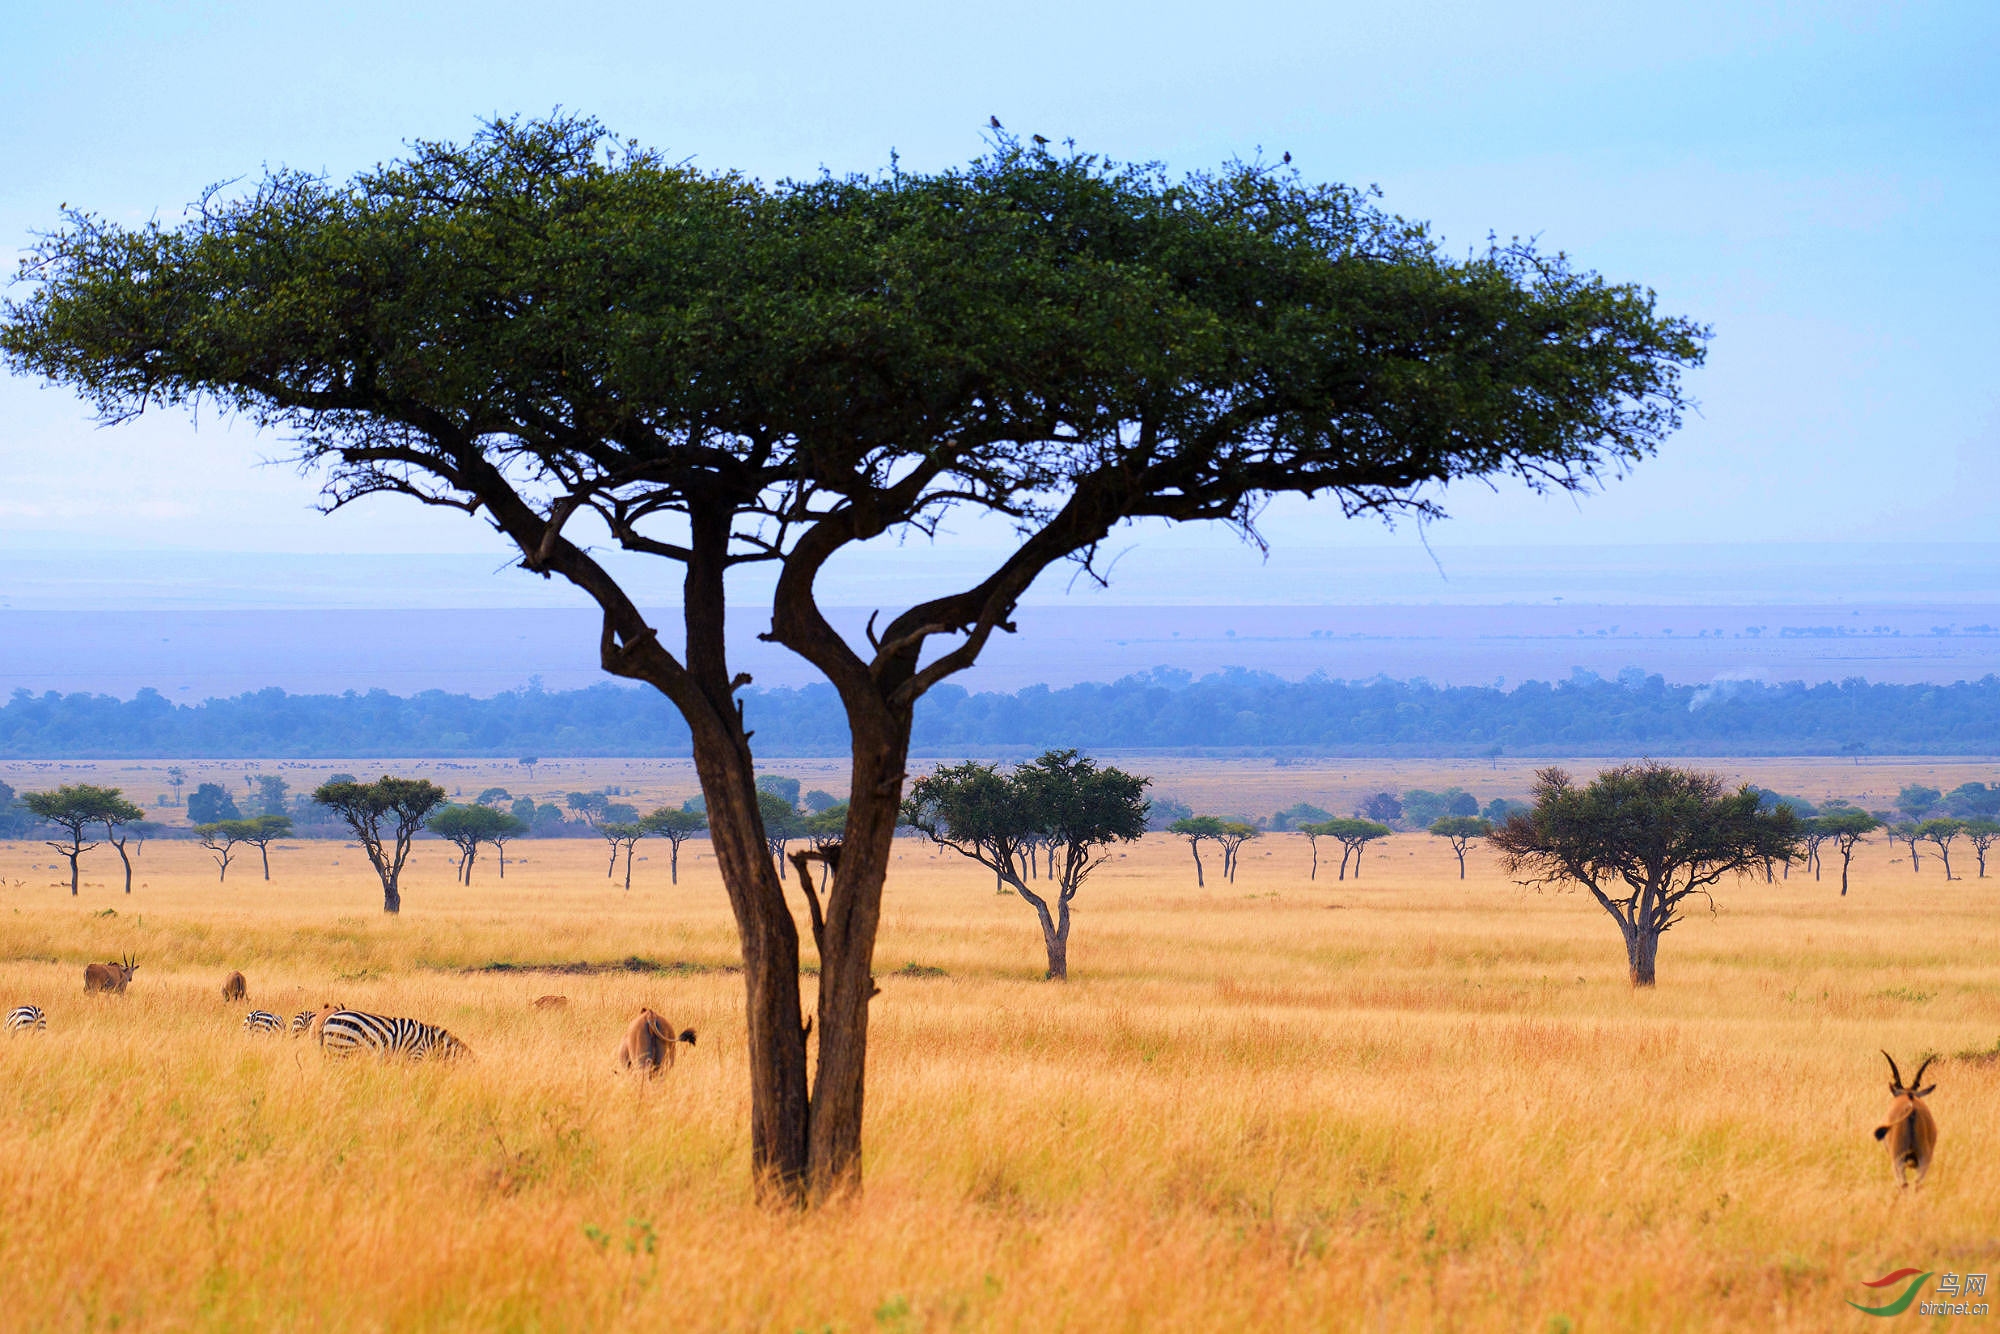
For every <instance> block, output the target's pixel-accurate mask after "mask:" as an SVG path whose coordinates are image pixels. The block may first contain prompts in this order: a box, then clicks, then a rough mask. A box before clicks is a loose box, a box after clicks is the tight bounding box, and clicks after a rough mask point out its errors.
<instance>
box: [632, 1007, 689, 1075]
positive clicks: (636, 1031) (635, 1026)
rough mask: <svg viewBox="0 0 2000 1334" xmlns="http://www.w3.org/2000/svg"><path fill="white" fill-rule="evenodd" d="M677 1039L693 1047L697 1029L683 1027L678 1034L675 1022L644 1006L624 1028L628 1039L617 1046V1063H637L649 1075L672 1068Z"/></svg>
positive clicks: (633, 1064)
mask: <svg viewBox="0 0 2000 1334" xmlns="http://www.w3.org/2000/svg"><path fill="white" fill-rule="evenodd" d="M677 1041H678V1042H685V1043H687V1044H688V1046H690V1047H692V1046H693V1045H694V1030H693V1029H692V1028H684V1029H682V1030H681V1033H680V1036H679V1037H678V1038H676V1037H675V1036H674V1026H673V1025H672V1024H670V1023H668V1022H667V1021H666V1020H665V1019H662V1018H661V1017H660V1016H659V1015H658V1014H657V1013H655V1012H654V1011H653V1010H651V1009H645V1010H641V1011H639V1013H638V1014H637V1015H636V1016H635V1017H634V1018H633V1020H632V1024H631V1027H629V1028H627V1029H626V1030H625V1041H624V1042H622V1043H620V1044H619V1046H618V1064H620V1065H622V1066H624V1067H625V1068H626V1069H628V1070H629V1069H631V1068H632V1067H633V1066H635V1065H636V1066H638V1067H639V1069H640V1070H642V1071H643V1072H645V1073H646V1074H647V1075H649V1076H650V1075H653V1074H657V1073H658V1072H659V1071H661V1070H671V1069H673V1066H674V1046H675V1043H676V1042H677Z"/></svg>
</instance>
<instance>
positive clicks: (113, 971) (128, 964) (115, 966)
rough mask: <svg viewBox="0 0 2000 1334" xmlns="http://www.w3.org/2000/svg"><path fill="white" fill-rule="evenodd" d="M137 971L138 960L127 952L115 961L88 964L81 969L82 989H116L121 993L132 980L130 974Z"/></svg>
mask: <svg viewBox="0 0 2000 1334" xmlns="http://www.w3.org/2000/svg"><path fill="white" fill-rule="evenodd" d="M138 971H139V964H138V961H137V960H135V959H134V958H133V957H132V956H131V955H129V954H128V955H126V956H125V957H124V959H122V960H120V961H118V962H116V963H93V964H88V965H86V966H85V967H84V970H83V989H84V990H85V991H116V992H118V993H119V994H120V995H123V994H124V991H125V988H126V986H127V985H128V984H129V983H130V982H131V981H132V974H134V973H136V972H138Z"/></svg>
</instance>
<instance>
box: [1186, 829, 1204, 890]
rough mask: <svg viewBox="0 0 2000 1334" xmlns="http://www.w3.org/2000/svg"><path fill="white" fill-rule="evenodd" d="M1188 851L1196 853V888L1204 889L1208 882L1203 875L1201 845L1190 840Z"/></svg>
mask: <svg viewBox="0 0 2000 1334" xmlns="http://www.w3.org/2000/svg"><path fill="white" fill-rule="evenodd" d="M1188 850H1189V851H1190V852H1192V853H1194V887H1195V888H1196V889H1202V888H1204V887H1206V886H1207V884H1208V881H1207V880H1206V879H1205V878H1204V877H1203V876H1202V873H1201V845H1200V844H1199V843H1198V842H1196V841H1195V840H1194V839H1189V840H1188Z"/></svg>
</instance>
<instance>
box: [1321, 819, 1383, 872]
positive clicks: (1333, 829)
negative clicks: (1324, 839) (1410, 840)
mask: <svg viewBox="0 0 2000 1334" xmlns="http://www.w3.org/2000/svg"><path fill="white" fill-rule="evenodd" d="M1319 828H1320V832H1321V833H1324V834H1327V835H1330V836H1331V837H1333V838H1334V839H1336V840H1338V841H1339V843H1340V878H1341V879H1342V880H1345V879H1347V859H1348V858H1349V857H1352V858H1354V878H1355V879H1356V880H1359V879H1360V878H1361V854H1362V853H1363V852H1365V851H1366V850H1367V848H1368V845H1369V844H1370V843H1373V842H1374V841H1375V840H1376V839H1378V838H1387V837H1389V835H1391V834H1393V833H1395V832H1396V831H1395V830H1393V829H1391V828H1390V827H1389V826H1388V825H1385V824H1383V823H1382V822H1381V821H1379V820H1364V819H1362V818H1361V817H1360V816H1352V817H1348V818H1343V819H1338V820H1325V821H1322V822H1321V824H1320V826H1319Z"/></svg>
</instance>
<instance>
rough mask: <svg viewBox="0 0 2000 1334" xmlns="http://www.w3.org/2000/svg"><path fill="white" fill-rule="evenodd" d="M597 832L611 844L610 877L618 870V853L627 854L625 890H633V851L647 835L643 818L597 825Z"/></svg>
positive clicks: (606, 875) (607, 875)
mask: <svg viewBox="0 0 2000 1334" xmlns="http://www.w3.org/2000/svg"><path fill="white" fill-rule="evenodd" d="M597 832H598V833H599V834H601V835H603V837H604V841H605V842H607V843H609V844H610V845H611V869H610V870H609V871H607V872H605V878H606V879H609V878H610V877H611V876H612V875H614V874H616V873H617V871H618V854H619V852H620V851H623V852H624V854H625V892H626V893H627V894H630V893H631V892H632V853H633V852H634V851H635V850H636V849H637V848H638V846H639V840H640V839H642V838H644V837H645V836H646V823H645V821H643V820H616V821H612V822H609V823H606V824H601V825H599V826H597Z"/></svg>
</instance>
